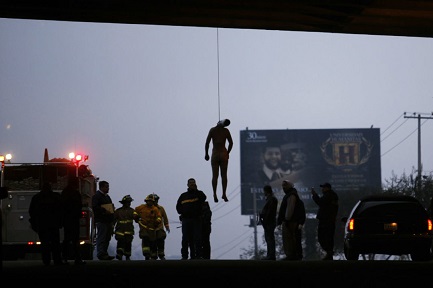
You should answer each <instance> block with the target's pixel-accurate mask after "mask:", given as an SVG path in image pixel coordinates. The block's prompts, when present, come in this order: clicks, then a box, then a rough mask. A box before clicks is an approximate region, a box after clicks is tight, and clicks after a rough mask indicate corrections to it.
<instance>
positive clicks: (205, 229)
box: [201, 201, 212, 259]
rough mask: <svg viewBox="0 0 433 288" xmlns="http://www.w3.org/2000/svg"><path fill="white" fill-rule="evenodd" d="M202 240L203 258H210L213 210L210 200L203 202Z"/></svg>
mask: <svg viewBox="0 0 433 288" xmlns="http://www.w3.org/2000/svg"><path fill="white" fill-rule="evenodd" d="M201 224H202V225H201V242H202V255H203V259H210V255H211V245H210V233H211V232H212V210H210V206H209V202H208V201H205V202H204V203H203V212H202V223H201Z"/></svg>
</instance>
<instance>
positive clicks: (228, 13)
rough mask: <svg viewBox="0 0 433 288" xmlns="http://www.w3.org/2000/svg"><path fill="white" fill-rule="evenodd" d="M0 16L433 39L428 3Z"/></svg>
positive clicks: (141, 5) (244, 3) (130, 6)
mask: <svg viewBox="0 0 433 288" xmlns="http://www.w3.org/2000/svg"><path fill="white" fill-rule="evenodd" d="M0 17H1V18H17V19H39V20H57V21H78V22H103V23H125V24H150V25H174V26H196V27H219V28H238V29H264V30H285V31H304V32H325V33H326V32H327V33H346V34H369V35H389V36H408V37H433V1H431V0H69V1H58V0H40V1H35V0H0Z"/></svg>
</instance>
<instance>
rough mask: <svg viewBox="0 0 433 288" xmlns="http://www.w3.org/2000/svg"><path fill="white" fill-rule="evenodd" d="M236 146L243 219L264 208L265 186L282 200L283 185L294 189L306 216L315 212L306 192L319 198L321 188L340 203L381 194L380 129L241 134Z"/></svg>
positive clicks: (314, 206)
mask: <svg viewBox="0 0 433 288" xmlns="http://www.w3.org/2000/svg"><path fill="white" fill-rule="evenodd" d="M240 146H241V147H240V149H241V159H240V160H241V161H240V164H241V214H242V215H254V214H255V212H258V211H259V210H260V209H261V208H262V207H263V205H264V202H265V199H264V196H263V186H264V185H266V184H269V185H271V186H272V188H273V191H274V193H275V195H276V196H277V198H278V199H279V200H281V199H282V198H283V196H284V192H283V191H282V188H281V183H282V181H283V180H289V181H291V182H293V183H294V184H295V188H296V189H297V190H298V193H299V196H300V197H301V198H302V199H303V200H304V202H305V206H306V210H307V213H309V212H315V210H316V209H317V205H316V204H315V203H313V201H312V199H311V192H310V191H311V187H315V189H316V191H317V192H318V193H319V195H320V187H319V185H320V184H322V183H325V182H329V183H331V185H332V188H333V189H334V190H335V191H336V192H337V194H339V196H340V198H344V197H341V196H343V195H344V194H351V193H352V194H353V193H364V192H365V191H375V190H377V189H380V188H381V163H380V130H379V128H368V129H299V130H296V129H295V130H291V129H290V130H289V129H287V130H241V131H240Z"/></svg>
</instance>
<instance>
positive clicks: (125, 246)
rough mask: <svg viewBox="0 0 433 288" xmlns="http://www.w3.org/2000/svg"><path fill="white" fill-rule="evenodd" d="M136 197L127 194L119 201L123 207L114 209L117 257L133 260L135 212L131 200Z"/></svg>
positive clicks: (118, 258)
mask: <svg viewBox="0 0 433 288" xmlns="http://www.w3.org/2000/svg"><path fill="white" fill-rule="evenodd" d="M132 201H134V199H132V198H131V196H130V195H126V196H124V197H123V198H122V200H120V201H119V202H120V203H122V207H120V208H117V209H116V210H115V211H114V238H115V239H116V240H117V247H116V259H117V260H122V258H123V256H125V259H126V260H131V250H132V240H133V239H134V214H135V211H134V209H133V208H131V202H132Z"/></svg>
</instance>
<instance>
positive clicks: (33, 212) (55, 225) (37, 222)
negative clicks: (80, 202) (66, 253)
mask: <svg viewBox="0 0 433 288" xmlns="http://www.w3.org/2000/svg"><path fill="white" fill-rule="evenodd" d="M29 216H30V223H31V227H32V229H33V230H34V231H35V232H36V233H38V236H39V240H40V241H41V255H42V263H44V265H45V266H48V265H50V263H51V260H53V262H54V265H62V264H63V262H62V257H61V245H60V229H61V228H62V224H63V223H62V222H63V221H62V219H63V205H62V199H61V196H60V194H59V193H56V192H54V191H53V190H52V188H51V185H50V184H49V183H44V184H43V185H42V189H41V191H40V192H39V193H36V194H35V195H34V196H33V197H32V199H31V201H30V206H29Z"/></svg>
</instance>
